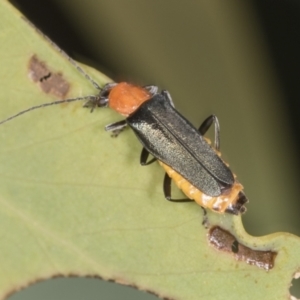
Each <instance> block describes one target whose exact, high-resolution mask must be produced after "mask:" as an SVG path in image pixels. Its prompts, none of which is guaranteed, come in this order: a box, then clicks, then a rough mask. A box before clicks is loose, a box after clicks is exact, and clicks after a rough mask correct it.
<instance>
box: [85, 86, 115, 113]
mask: <svg viewBox="0 0 300 300" xmlns="http://www.w3.org/2000/svg"><path fill="white" fill-rule="evenodd" d="M116 85H117V83H115V82H110V83H107V84H105V85H104V87H103V88H102V90H101V91H100V93H99V95H97V96H94V97H92V98H90V99H89V100H88V101H87V102H86V103H85V104H84V105H83V107H90V108H91V112H93V111H94V109H95V108H96V107H106V106H107V105H108V95H109V92H110V91H111V89H112V88H114V87H115V86H116Z"/></svg>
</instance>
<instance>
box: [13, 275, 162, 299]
mask: <svg viewBox="0 0 300 300" xmlns="http://www.w3.org/2000/svg"><path fill="white" fill-rule="evenodd" d="M32 299H43V300H57V299H60V300H64V299H65V300H69V299H72V300H82V299H88V300H99V299H105V300H132V299H139V300H156V299H159V298H158V297H156V296H155V295H152V294H150V293H146V292H143V291H139V290H136V289H134V288H132V287H129V286H124V285H120V284H116V283H113V282H107V281H103V280H99V279H97V278H55V279H50V280H46V281H43V282H39V283H36V284H33V285H31V286H29V287H27V288H25V289H23V290H21V291H19V292H17V293H14V294H12V295H11V296H10V297H9V298H8V300H32Z"/></svg>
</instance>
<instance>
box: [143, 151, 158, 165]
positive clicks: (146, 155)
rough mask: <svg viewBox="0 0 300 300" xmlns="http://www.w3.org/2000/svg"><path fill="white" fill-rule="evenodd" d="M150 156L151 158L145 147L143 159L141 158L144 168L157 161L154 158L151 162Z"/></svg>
mask: <svg viewBox="0 0 300 300" xmlns="http://www.w3.org/2000/svg"><path fill="white" fill-rule="evenodd" d="M148 156H149V152H148V150H146V149H145V148H144V147H143V149H142V152H141V157H140V164H141V165H142V166H147V165H150V164H152V163H153V162H155V161H156V158H155V157H153V158H152V159H150V160H149V161H147V160H148Z"/></svg>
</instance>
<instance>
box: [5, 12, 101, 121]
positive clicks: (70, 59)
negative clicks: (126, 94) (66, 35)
mask: <svg viewBox="0 0 300 300" xmlns="http://www.w3.org/2000/svg"><path fill="white" fill-rule="evenodd" d="M24 20H25V21H26V22H27V23H28V24H29V25H30V26H31V27H33V28H34V29H35V30H36V31H37V32H38V33H39V34H40V35H41V36H42V37H43V38H44V39H45V40H46V41H48V42H49V43H50V44H51V45H52V46H53V47H54V48H55V49H56V50H57V51H58V52H59V53H61V54H62V55H63V56H64V57H65V58H66V59H67V60H68V61H69V62H70V63H71V64H72V65H73V66H74V67H75V68H76V69H77V70H78V71H79V72H80V73H81V74H82V75H83V76H84V77H85V78H86V79H87V80H89V81H90V82H91V83H92V85H93V86H94V87H95V88H96V89H97V90H99V91H102V88H101V87H100V85H99V84H98V83H97V82H96V81H95V80H94V79H93V78H92V77H91V76H90V75H89V74H87V73H86V72H85V71H84V70H83V69H82V68H81V67H80V66H79V64H78V63H77V62H76V61H75V60H74V59H72V58H71V57H70V56H69V55H68V54H67V53H66V52H65V51H64V50H62V49H61V48H59V46H58V45H56V44H55V43H54V42H53V41H51V39H50V38H48V37H47V36H46V35H45V34H43V33H42V32H41V31H40V30H39V29H38V28H37V27H35V26H34V25H33V24H32V23H31V22H30V21H29V20H27V19H26V18H24ZM0 124H1V123H0Z"/></svg>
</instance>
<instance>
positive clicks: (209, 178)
mask: <svg viewBox="0 0 300 300" xmlns="http://www.w3.org/2000/svg"><path fill="white" fill-rule="evenodd" d="M127 123H128V125H129V126H130V127H131V128H132V129H133V130H134V132H135V134H136V135H137V137H138V139H139V140H140V142H141V143H142V145H143V146H144V147H145V148H146V149H147V150H148V151H149V152H150V153H151V154H152V155H153V156H154V157H156V158H157V159H159V160H161V161H162V162H164V163H165V164H167V165H169V166H170V167H172V168H173V169H174V170H175V171H177V172H178V173H179V174H181V175H182V176H183V177H184V178H185V179H186V180H187V181H189V182H190V183H191V184H193V185H194V186H195V187H196V188H198V189H199V190H201V191H202V192H203V193H205V194H206V195H209V196H219V195H220V194H221V187H229V186H231V185H232V184H233V183H234V177H233V175H232V172H231V171H230V169H229V168H228V167H227V166H226V165H225V164H224V162H223V161H222V160H221V159H220V158H219V156H218V155H217V154H216V152H215V151H214V150H213V149H212V148H211V147H210V145H208V143H207V142H206V141H205V139H204V138H203V137H202V135H201V134H200V133H199V131H198V130H197V129H196V128H195V127H194V126H193V125H192V124H191V123H190V122H189V121H188V120H186V119H185V118H184V117H183V116H182V115H181V114H180V113H179V112H177V110H175V109H174V108H173V107H172V105H171V104H170V102H169V101H168V99H167V98H166V97H165V96H164V95H162V94H157V95H155V96H154V97H153V98H151V99H150V100H148V101H147V102H145V103H143V104H142V105H141V106H140V107H139V109H137V110H136V111H135V112H134V113H133V114H132V115H131V116H129V117H128V118H127ZM220 186H221V187H220Z"/></svg>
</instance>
